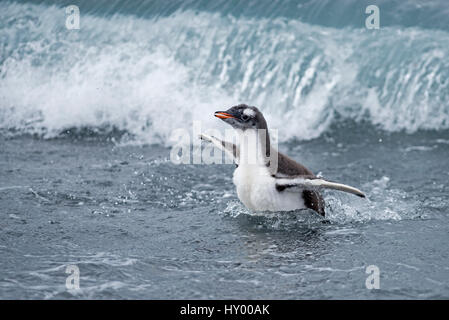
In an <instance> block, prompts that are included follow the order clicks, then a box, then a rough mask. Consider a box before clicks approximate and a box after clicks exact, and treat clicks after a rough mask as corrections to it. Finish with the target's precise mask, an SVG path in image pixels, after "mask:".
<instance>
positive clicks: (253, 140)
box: [237, 129, 270, 166]
mask: <svg viewBox="0 0 449 320" xmlns="http://www.w3.org/2000/svg"><path fill="white" fill-rule="evenodd" d="M237 132H238V136H239V143H240V164H243V165H259V166H266V165H267V163H268V161H269V156H270V135H269V134H268V130H266V129H246V130H238V131H237Z"/></svg>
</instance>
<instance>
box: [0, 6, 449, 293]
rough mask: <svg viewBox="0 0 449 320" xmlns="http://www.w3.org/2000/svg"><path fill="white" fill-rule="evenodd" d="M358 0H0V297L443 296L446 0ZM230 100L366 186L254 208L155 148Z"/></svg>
mask: <svg viewBox="0 0 449 320" xmlns="http://www.w3.org/2000/svg"><path fill="white" fill-rule="evenodd" d="M374 3H375V4H377V5H378V6H379V8H380V12H381V20H380V26H381V28H380V29H379V30H367V29H365V18H366V16H367V15H366V14H365V13H364V9H365V8H366V6H367V5H368V4H372V3H368V2H365V1H339V2H335V1H298V2H294V1H283V2H282V3H281V2H273V1H270V2H268V1H254V2H252V1H248V2H237V1H214V2H210V1H170V2H167V1H95V2H91V1H70V2H59V1H58V2H56V1H33V2H28V1H4V2H2V3H1V4H0V216H1V218H0V298H3V299H6V298H21V299H30V298H37V299H45V298H93V299H107V298H113V299H118V298H153V299H159V298H177V299H187V298H201V299H206V298H252V299H256V298H267V299H268V298H276V299H283V298H288V299H301V298H313V299H337V298H368V299H391V298H409V299H416V298H437V299H440V298H446V299H447V298H448V297H449V281H448V279H449V267H448V265H449V252H448V250H447V242H448V240H449V238H448V237H449V224H448V218H449V217H448V214H449V199H448V191H449V190H448V183H447V181H448V178H449V177H448V176H449V162H448V160H447V159H448V157H449V131H448V129H449V105H448V98H449V82H448V80H447V79H448V76H449V63H448V60H447V56H448V54H449V51H448V50H449V33H448V30H449V25H448V20H447V19H446V17H447V16H448V10H449V5H448V4H447V3H446V1H427V2H425V3H421V2H420V1H413V0H408V1H374ZM68 4H76V5H78V6H79V8H80V12H81V16H80V29H79V30H67V29H66V27H65V19H66V13H65V9H64V6H65V5H68ZM240 102H246V103H248V104H251V105H256V106H258V107H260V109H261V110H262V111H263V112H264V114H265V116H266V118H267V121H268V124H269V126H270V128H272V129H276V130H277V132H278V135H279V142H280V144H279V148H280V150H281V151H283V152H285V153H287V154H289V155H290V156H291V157H293V158H294V159H296V160H298V161H300V162H301V163H303V164H305V165H306V166H307V167H309V168H310V169H311V170H312V171H313V172H315V173H321V174H322V175H323V176H324V177H326V178H328V179H330V180H333V181H339V182H342V183H347V184H350V185H354V186H356V187H358V188H360V189H362V190H363V191H364V192H366V194H367V199H359V198H357V197H354V196H351V195H347V194H342V193H338V192H334V191H327V192H325V193H324V195H325V200H326V203H327V207H326V212H327V217H326V220H325V221H323V219H320V218H319V217H317V215H315V214H314V213H313V212H310V211H299V212H292V213H272V214H267V213H259V214H254V213H251V212H248V211H247V210H246V209H245V208H244V206H243V205H242V204H241V203H240V202H239V200H238V198H237V196H236V193H235V189H234V185H233V183H232V173H233V169H234V166H233V165H206V164H198V165H193V164H189V165H176V164H174V163H172V161H171V159H170V151H171V147H172V146H173V145H174V144H176V143H177V142H178V141H176V140H174V139H173V137H174V133H175V132H176V130H187V131H186V132H188V135H187V136H186V138H187V140H186V142H187V143H191V142H193V141H196V140H194V139H196V136H195V135H194V134H193V128H192V127H193V124H194V123H200V124H201V126H202V128H203V129H210V128H218V129H224V128H225V127H224V126H223V125H222V124H221V123H220V122H219V121H218V120H217V119H215V118H214V117H213V112H214V111H216V110H221V109H223V108H226V107H229V106H231V105H235V104H237V103H240ZM69 265H75V266H77V267H78V268H79V271H80V289H79V290H75V291H73V290H68V289H67V287H66V279H67V277H68V274H66V268H67V266H69ZM370 265H374V266H377V267H378V268H379V271H380V288H379V289H374V290H369V289H367V287H366V285H365V281H366V279H367V277H368V274H366V272H365V271H366V268H367V267H368V266H370Z"/></svg>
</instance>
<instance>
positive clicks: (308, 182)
mask: <svg viewBox="0 0 449 320" xmlns="http://www.w3.org/2000/svg"><path fill="white" fill-rule="evenodd" d="M276 188H277V189H278V190H284V189H285V190H286V191H293V192H296V191H299V190H303V189H319V188H323V189H333V190H338V191H343V192H348V193H352V194H355V195H356V196H359V197H361V198H365V194H364V193H363V192H362V191H360V190H359V189H357V188H354V187H351V186H348V185H346V184H342V183H337V182H331V181H327V180H324V179H321V178H315V177H313V178H310V177H307V176H297V177H292V178H279V179H276Z"/></svg>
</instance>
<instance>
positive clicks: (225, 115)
mask: <svg viewBox="0 0 449 320" xmlns="http://www.w3.org/2000/svg"><path fill="white" fill-rule="evenodd" d="M214 116H216V117H217V118H220V119H228V118H233V119H235V117H234V116H233V115H232V114H230V113H227V112H224V111H217V112H215V113H214Z"/></svg>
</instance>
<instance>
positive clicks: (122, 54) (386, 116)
mask: <svg viewBox="0 0 449 320" xmlns="http://www.w3.org/2000/svg"><path fill="white" fill-rule="evenodd" d="M156 3H157V4H158V7H157V8H155V9H154V10H161V14H160V15H139V14H136V13H135V12H133V11H132V10H131V9H130V11H131V12H126V11H124V12H122V11H123V10H122V11H120V10H118V12H116V13H113V14H111V13H110V12H109V13H108V14H106V13H105V14H99V13H98V12H96V11H95V10H94V9H92V8H90V9H87V10H85V11H83V7H81V8H80V9H81V26H80V30H67V29H66V28H65V18H66V15H65V10H64V8H63V7H60V6H57V5H55V4H48V3H42V4H28V3H16V2H2V4H0V9H1V10H0V132H1V133H2V134H13V135H14V134H24V133H26V134H37V135H39V136H43V137H45V138H49V137H55V136H58V135H60V134H61V132H64V131H66V130H72V129H83V128H86V127H87V128H97V129H102V130H117V129H118V130H123V131H125V132H128V133H129V134H130V135H132V136H133V137H135V138H136V140H138V141H141V142H143V143H162V144H168V143H169V141H170V139H169V138H170V136H171V134H172V132H173V130H175V129H178V128H186V129H189V128H190V127H191V124H192V121H193V120H200V121H202V122H203V127H215V126H217V123H218V122H217V121H216V119H214V118H213V116H212V115H213V112H214V111H215V110H218V109H223V108H225V107H227V106H231V105H235V104H237V103H242V102H244V103H248V104H251V105H256V106H258V107H260V108H261V110H262V111H264V113H265V115H266V117H267V120H268V122H269V124H270V126H271V127H272V128H277V129H279V138H280V141H285V140H287V139H288V138H291V137H295V138H298V139H310V138H315V137H318V136H320V135H321V134H322V133H323V132H325V131H326V130H328V129H329V127H330V126H331V124H333V123H335V122H338V121H343V120H345V119H351V120H354V121H359V122H360V121H367V122H369V123H371V124H372V125H374V126H377V127H378V128H379V129H382V130H387V131H401V130H404V131H406V132H415V131H417V130H421V129H430V130H441V129H447V128H449V105H448V101H449V80H448V79H449V60H448V59H447V57H448V56H449V33H448V31H447V29H445V27H446V26H445V25H442V26H440V25H438V23H437V22H438V21H439V20H435V21H436V22H435V25H436V26H437V27H440V28H439V29H437V28H431V27H432V26H431V25H430V24H431V19H430V20H429V19H428V20H426V21H425V22H423V23H421V24H419V23H417V24H416V25H417V26H415V27H410V26H409V25H410V23H405V22H404V23H403V26H396V25H393V24H391V23H388V24H387V25H386V26H385V27H383V26H382V28H381V29H380V30H367V29H365V28H364V27H363V26H364V25H360V26H358V27H357V26H356V25H355V23H349V24H344V25H340V26H338V25H337V24H336V23H331V24H330V25H329V24H327V25H326V24H325V23H322V24H319V23H317V21H312V20H313V19H312V18H311V16H310V15H304V16H303V17H301V18H300V19H298V18H294V17H291V16H288V15H287V14H282V12H281V13H279V14H277V15H271V16H267V15H262V14H259V15H257V14H256V13H254V12H251V13H250V12H248V14H246V15H244V14H236V13H235V12H234V9H232V10H231V9H229V7H226V8H227V9H226V10H225V9H223V12H219V10H198V8H191V7H185V6H184V7H177V8H172V7H170V5H169V4H168V3H167V4H166V5H165V7H164V4H163V3H162V2H157V1H156ZM164 3H165V2H164ZM175 3H176V2H175ZM305 3H307V1H306V2H305ZM326 3H327V2H326ZM349 3H351V2H350V1H349ZM408 3H409V5H411V4H413V3H414V2H413V1H409V2H408ZM432 3H433V4H435V5H438V4H441V5H443V4H442V2H441V3H440V2H438V1H436V2H435V1H434V2H432ZM219 4H221V5H223V6H224V2H219ZM129 5H130V6H131V4H129ZM240 5H241V4H240ZM328 5H330V4H329V3H328ZM267 6H268V4H267ZM259 7H260V5H259ZM137 8H138V6H137ZM163 8H165V9H166V10H162V9H163ZM442 8H443V9H444V10H446V9H445V8H446V7H445V6H444V7H442ZM134 9H135V8H134ZM150 9H151V8H150V7H149V8H147V9H146V10H147V11H151V10H150ZM267 9H269V8H268V7H267ZM443 9H441V10H439V11H438V10H436V11H438V12H445V11H444V10H443ZM136 10H137V9H135V10H134V11H136ZM154 10H153V11H152V12H154ZM323 10H324V9H323ZM429 10H430V9H429ZM137 11H138V10H137ZM237 11H238V10H237ZM240 11H242V12H244V10H243V9H242V10H240ZM83 12H85V13H83ZM162 12H163V14H162ZM307 12H308V11H307ZM362 17H363V12H362ZM317 19H318V18H317ZM315 20H316V19H315ZM343 20H344V19H343ZM409 20H410V21H412V20H411V19H409ZM362 21H363V19H362ZM407 21H408V20H407Z"/></svg>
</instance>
